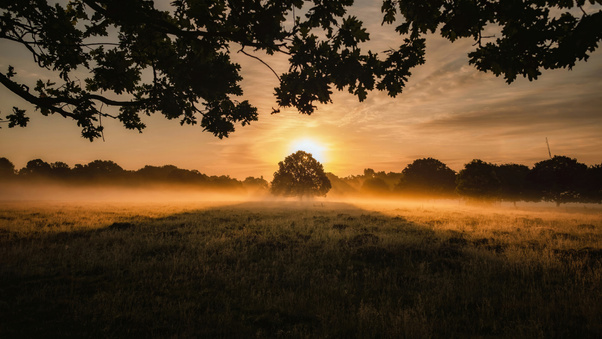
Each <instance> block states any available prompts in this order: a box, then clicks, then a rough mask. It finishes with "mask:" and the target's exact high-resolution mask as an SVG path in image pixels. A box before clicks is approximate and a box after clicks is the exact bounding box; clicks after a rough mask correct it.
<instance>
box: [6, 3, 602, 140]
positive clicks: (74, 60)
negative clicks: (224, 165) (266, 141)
mask: <svg viewBox="0 0 602 339" xmlns="http://www.w3.org/2000/svg"><path fill="white" fill-rule="evenodd" d="M590 2H591V3H594V2H597V3H600V1H599V0H595V1H594V0H590ZM584 3H585V1H584V0H577V1H559V0H554V1H497V0H480V1H466V0H445V1H444V0H431V1H422V0H383V2H382V6H381V10H382V13H383V24H396V25H397V26H396V27H395V30H396V31H397V32H398V33H399V34H400V35H401V39H400V41H401V44H400V45H399V46H398V47H396V48H391V49H390V50H387V51H385V52H383V53H380V54H379V53H373V52H371V51H363V50H362V49H361V44H362V43H363V42H365V41H367V40H369V38H370V34H369V32H368V31H367V30H366V28H364V27H363V23H362V22H361V21H360V20H358V19H357V18H356V17H354V16H346V11H347V9H348V8H349V6H351V5H352V4H353V0H306V1H303V0H282V1H256V0H228V1H226V0H215V1H209V2H206V1H196V0H175V1H173V2H171V7H170V8H169V10H168V11H161V10H158V9H157V8H155V6H154V2H153V1H146V0H128V1H118V0H103V1H100V0H72V1H69V2H68V4H67V5H65V4H63V3H61V2H59V3H56V2H55V1H53V2H52V4H51V3H50V1H47V0H26V1H14V0H13V1H2V2H0V18H1V20H0V21H1V22H2V24H1V27H0V38H1V39H5V40H7V41H10V42H11V43H14V44H16V45H21V46H20V47H24V48H25V50H27V51H28V52H29V53H30V54H31V56H32V57H33V61H34V63H35V64H36V65H37V66H39V67H41V68H44V69H46V70H48V71H49V72H53V73H54V76H53V77H50V78H42V79H38V81H37V82H36V83H35V85H33V84H32V83H27V79H26V78H27V77H26V76H23V77H21V76H20V75H19V74H17V73H16V72H15V68H14V67H13V66H8V69H7V70H5V71H3V72H0V83H2V85H3V86H5V87H6V88H7V89H8V90H10V91H11V92H13V93H14V94H16V95H17V96H19V97H20V98H22V99H24V100H25V101H27V102H29V103H30V104H32V105H33V106H35V108H36V109H38V110H39V111H40V112H41V113H42V114H43V115H48V114H59V115H61V116H63V117H66V118H70V119H72V120H74V121H75V122H76V123H77V125H78V126H80V127H81V129H82V136H83V137H85V138H88V139H90V140H94V139H95V138H98V137H100V136H102V132H103V125H102V120H101V119H102V118H114V119H118V120H119V121H121V122H122V124H123V125H124V126H125V127H126V128H128V129H135V130H138V131H141V130H142V129H143V128H144V127H145V124H144V123H143V122H142V120H141V118H140V117H141V115H143V114H153V113H156V112H160V113H161V114H163V115H164V116H165V117H166V118H168V119H178V120H179V121H180V123H181V124H196V123H198V122H199V121H200V125H201V126H202V127H203V128H204V130H206V131H209V132H211V133H213V134H214V135H216V136H218V137H220V138H222V137H226V136H228V135H229V133H231V132H233V131H234V129H235V124H241V125H243V126H244V125H246V124H248V123H250V122H252V121H255V120H257V116H258V114H257V109H256V108H255V107H254V106H252V105H251V104H250V103H249V102H248V101H246V100H245V101H238V100H236V97H238V96H240V95H242V89H241V87H240V82H241V80H242V76H241V74H240V71H241V68H240V65H238V64H236V63H234V62H232V60H231V58H230V56H231V53H234V52H236V53H241V54H243V55H246V56H249V57H251V58H255V59H259V58H258V57H257V56H256V55H253V54H251V53H253V52H255V51H259V52H262V53H267V54H269V55H272V54H282V55H286V56H287V57H288V58H289V59H288V62H289V69H288V71H287V72H285V73H284V74H280V75H278V74H276V73H275V71H274V73H275V74H276V76H277V77H278V79H279V81H280V83H279V85H278V87H277V88H276V89H275V94H276V101H277V104H278V106H279V107H294V108H296V109H297V110H299V112H301V113H304V114H311V113H313V112H314V111H315V108H316V106H315V104H316V103H329V102H331V100H332V99H331V95H332V89H333V88H336V89H337V90H347V91H349V92H350V93H352V94H354V95H356V96H357V97H358V99H359V100H360V101H363V100H365V99H366V96H367V93H368V91H372V90H374V89H377V90H380V91H386V92H387V94H388V95H390V96H396V95H398V94H399V93H401V92H402V90H403V88H404V86H405V84H406V82H407V81H408V78H409V76H410V75H411V70H412V68H413V67H415V66H417V65H420V64H423V63H424V62H425V48H426V43H425V35H426V34H428V33H434V32H436V31H437V30H438V31H439V33H440V34H441V36H443V37H444V38H446V39H448V40H450V41H452V42H453V41H455V40H457V39H459V38H471V39H473V40H474V41H475V44H474V46H475V49H474V51H472V52H471V53H470V54H469V58H470V59H469V62H470V63H471V64H474V65H475V66H476V68H477V69H479V70H481V71H485V72H493V73H494V74H495V75H498V76H499V75H503V76H504V78H505V79H506V81H507V82H512V81H514V80H515V79H516V77H517V76H519V75H521V76H523V77H527V78H529V79H530V80H532V79H537V77H538V76H539V75H540V74H541V69H554V68H567V67H568V68H572V67H573V66H574V65H575V63H576V62H577V61H578V60H587V58H588V55H589V54H591V52H593V51H594V50H595V49H596V48H597V47H598V45H597V44H598V42H599V41H600V39H601V38H602V29H600V21H601V17H602V11H600V10H598V11H597V12H596V11H592V12H591V13H586V11H585V10H584V9H583V8H582V7H581V6H582V5H583V4H584ZM577 7H578V8H580V9H581V12H579V13H580V14H573V13H575V12H576V11H571V10H572V9H574V8H577ZM549 13H554V15H550V14H549ZM492 26H493V27H494V28H497V30H498V31H499V33H497V34H496V35H495V40H494V39H493V37H491V36H485V35H484V31H485V30H486V28H487V29H489V28H490V27H492ZM250 49H252V51H251V53H249V52H250ZM259 61H261V62H264V61H263V60H261V59H259ZM264 63H265V62H264ZM266 65H267V63H266ZM268 67H269V65H268ZM25 68H28V67H25ZM270 69H271V68H270ZM272 71H273V69H272ZM80 80H81V81H80ZM30 87H31V88H30ZM114 111H117V112H118V113H117V114H114V113H113V112H114ZM277 111H278V109H276V110H274V112H277ZM6 118H7V119H8V122H9V127H14V126H26V125H27V123H28V121H29V117H28V116H27V115H26V110H24V109H20V108H18V107H14V108H13V112H12V113H11V114H9V115H7V116H6Z"/></svg>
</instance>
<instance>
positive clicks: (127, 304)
mask: <svg viewBox="0 0 602 339" xmlns="http://www.w3.org/2000/svg"><path fill="white" fill-rule="evenodd" d="M209 200H210V199H206V200H205V201H196V202H193V201H188V202H182V201H179V202H175V203H164V202H158V201H152V202H149V201H145V202H130V203H125V202H110V200H107V201H96V202H80V203H72V202H61V201H54V202H36V203H28V202H23V201H20V202H1V203H0V337H3V338H13V337H59V336H60V337H77V338H81V337H98V338H107V337H132V336H134V337H182V338H186V337H203V338H206V337H287V338H290V337H357V338H366V337H383V338H404V337H405V338H429V337H581V338H587V337H591V338H595V337H600V336H602V213H600V212H601V211H600V209H599V207H595V206H594V207H583V206H581V205H575V206H571V207H563V208H548V207H541V205H533V206H531V207H520V206H519V207H518V208H512V207H504V206H499V205H498V206H495V205H493V206H492V205H488V206H486V207H483V206H467V205H466V204H464V203H461V202H457V201H455V202H454V201H451V202H448V204H447V205H444V204H438V203H436V202H433V201H420V202H407V201H406V202H401V201H386V202H377V201H373V200H367V201H361V202H358V201H351V200H350V201H346V202H332V201H324V200H316V201H305V202H299V201H294V200H293V201H254V202H235V201H234V200H230V201H224V202H221V203H215V202H210V201H209Z"/></svg>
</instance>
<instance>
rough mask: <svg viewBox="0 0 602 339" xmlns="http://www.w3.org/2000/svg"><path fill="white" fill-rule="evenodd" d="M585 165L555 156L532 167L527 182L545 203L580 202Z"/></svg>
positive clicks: (574, 160)
mask: <svg viewBox="0 0 602 339" xmlns="http://www.w3.org/2000/svg"><path fill="white" fill-rule="evenodd" d="M586 176H587V165H585V164H582V163H580V162H577V159H571V158H569V157H566V156H560V155H556V156H554V157H553V158H552V159H548V160H544V161H540V162H538V163H536V164H535V166H533V169H532V170H531V172H530V173H529V176H528V180H529V181H530V182H531V183H532V184H533V186H534V188H535V189H536V190H537V192H538V194H540V196H541V197H542V198H543V199H544V200H546V201H554V202H555V203H556V205H560V204H561V203H567V202H574V201H580V200H581V198H582V196H583V192H584V190H585V187H584V185H585V184H586V181H585V180H586Z"/></svg>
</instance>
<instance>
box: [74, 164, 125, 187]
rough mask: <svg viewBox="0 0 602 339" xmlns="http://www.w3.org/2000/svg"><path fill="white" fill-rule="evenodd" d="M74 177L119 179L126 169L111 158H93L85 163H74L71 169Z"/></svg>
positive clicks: (83, 179)
mask: <svg viewBox="0 0 602 339" xmlns="http://www.w3.org/2000/svg"><path fill="white" fill-rule="evenodd" d="M71 173H72V175H73V177H74V178H77V179H78V180H82V181H84V182H85V181H88V180H94V181H110V182H115V181H121V180H123V179H125V175H126V171H125V170H124V169H123V168H121V166H119V165H118V164H116V163H115V162H113V161H111V160H94V161H91V162H89V163H88V164H86V165H79V164H78V165H75V167H74V168H73V170H72V172H71Z"/></svg>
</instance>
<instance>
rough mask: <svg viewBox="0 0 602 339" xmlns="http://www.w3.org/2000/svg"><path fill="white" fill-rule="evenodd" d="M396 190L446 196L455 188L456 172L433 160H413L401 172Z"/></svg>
mask: <svg viewBox="0 0 602 339" xmlns="http://www.w3.org/2000/svg"><path fill="white" fill-rule="evenodd" d="M401 173H402V174H403V177H402V178H401V179H400V181H399V184H398V185H397V189H398V190H400V191H401V192H410V193H423V194H427V195H448V194H452V193H453V192H454V189H455V187H456V172H454V171H453V170H452V169H450V168H449V167H447V165H446V164H444V163H442V162H441V161H439V160H437V159H433V158H423V159H417V160H414V162H412V163H411V164H409V165H408V166H407V167H406V168H404V170H403V171H402V172H401Z"/></svg>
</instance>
